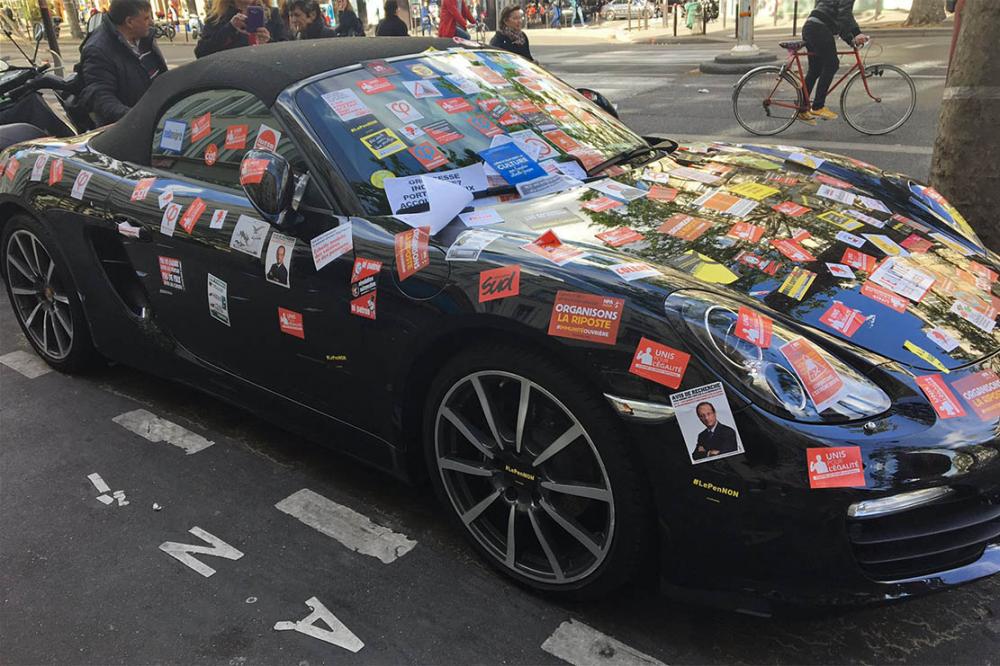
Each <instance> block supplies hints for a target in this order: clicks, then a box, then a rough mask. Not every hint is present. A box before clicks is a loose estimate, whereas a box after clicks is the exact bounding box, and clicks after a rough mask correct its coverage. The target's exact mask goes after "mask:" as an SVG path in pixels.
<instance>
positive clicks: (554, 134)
mask: <svg viewBox="0 0 1000 666" xmlns="http://www.w3.org/2000/svg"><path fill="white" fill-rule="evenodd" d="M542 135H543V136H544V137H545V138H546V139H548V140H549V141H550V142H552V143H554V144H555V145H557V146H559V147H560V148H562V149H563V150H565V151H566V152H567V153H568V152H571V151H574V150H577V149H578V148H580V147H581V146H580V144H579V143H577V142H576V140H575V139H574V138H573V137H571V136H570V135H569V134H566V132H563V131H562V130H552V131H550V132H542Z"/></svg>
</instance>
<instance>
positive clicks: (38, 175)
mask: <svg viewBox="0 0 1000 666" xmlns="http://www.w3.org/2000/svg"><path fill="white" fill-rule="evenodd" d="M48 161H49V156H48V155H39V156H38V157H36V158H35V165H34V166H33V167H31V180H34V181H39V180H41V179H42V172H43V171H45V165H46V164H47V163H48Z"/></svg>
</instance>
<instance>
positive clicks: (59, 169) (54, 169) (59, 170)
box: [8, 157, 63, 185]
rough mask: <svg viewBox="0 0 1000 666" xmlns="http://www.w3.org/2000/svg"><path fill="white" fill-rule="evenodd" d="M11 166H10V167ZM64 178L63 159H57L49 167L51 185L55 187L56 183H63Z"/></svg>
mask: <svg viewBox="0 0 1000 666" xmlns="http://www.w3.org/2000/svg"><path fill="white" fill-rule="evenodd" d="M9 166H10V165H8V167H9ZM62 177H63V161H62V158H61V157H57V158H55V159H54V160H52V164H51V165H50V166H49V185H55V184H56V183H61V182H62Z"/></svg>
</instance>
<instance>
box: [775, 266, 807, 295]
mask: <svg viewBox="0 0 1000 666" xmlns="http://www.w3.org/2000/svg"><path fill="white" fill-rule="evenodd" d="M815 280H816V274H815V273H813V272H812V271H809V270H806V269H805V268H802V267H801V266H795V267H794V268H792V272H791V273H789V274H788V276H787V277H786V278H785V281H784V282H782V283H781V286H780V287H778V293H779V294H784V295H785V296H788V297H789V298H794V299H795V300H797V301H801V300H802V299H803V297H805V295H806V292H807V291H809V287H811V286H812V283H813V282H814V281H815Z"/></svg>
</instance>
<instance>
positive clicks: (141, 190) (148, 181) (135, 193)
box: [132, 178, 156, 201]
mask: <svg viewBox="0 0 1000 666" xmlns="http://www.w3.org/2000/svg"><path fill="white" fill-rule="evenodd" d="M155 182H156V179H155V178H142V179H140V180H139V182H138V183H136V184H135V187H134V188H133V189H132V201H142V200H143V199H145V198H146V195H147V194H149V190H151V189H152V187H153V183H155Z"/></svg>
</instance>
